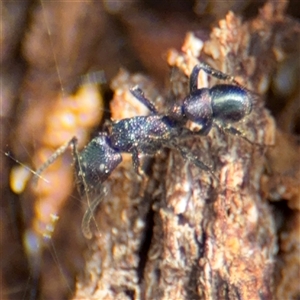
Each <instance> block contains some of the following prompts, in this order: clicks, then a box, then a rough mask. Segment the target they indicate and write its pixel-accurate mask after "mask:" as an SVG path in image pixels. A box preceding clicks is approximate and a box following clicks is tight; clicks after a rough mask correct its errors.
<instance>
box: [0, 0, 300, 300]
mask: <svg viewBox="0 0 300 300" xmlns="http://www.w3.org/2000/svg"><path fill="white" fill-rule="evenodd" d="M146 2H147V1H132V2H130V3H128V2H126V5H124V4H123V2H122V1H114V2H113V4H112V2H110V1H104V2H103V3H102V2H101V3H100V2H99V1H98V2H96V1H95V2H93V1H91V2H80V3H79V2H78V3H72V5H70V3H66V2H65V3H59V2H55V3H54V2H53V3H51V2H47V1H42V2H40V3H32V4H30V3H28V5H27V6H25V4H24V6H23V7H22V9H21V6H18V5H14V4H8V3H4V4H1V14H2V15H1V22H2V24H3V27H2V28H3V32H2V37H1V38H2V41H3V43H1V50H2V51H1V80H2V81H1V82H2V85H1V132H0V134H1V150H2V151H3V152H6V153H7V152H8V151H10V150H12V151H13V153H12V155H13V157H15V158H17V159H18V160H19V161H21V162H23V163H26V164H29V165H31V166H32V167H33V168H37V167H39V165H40V164H41V163H42V162H43V161H44V160H46V158H47V157H48V156H49V155H51V153H52V151H53V150H54V149H55V148H57V147H59V146H60V145H61V144H62V143H64V142H66V141H67V140H69V139H70V138H71V137H72V136H74V135H76V136H78V138H79V141H80V147H82V146H83V145H84V144H86V143H87V142H88V140H89V135H90V133H91V131H92V129H93V128H95V127H96V126H97V125H98V124H99V123H100V122H101V116H102V111H103V110H104V108H109V110H110V113H111V114H110V115H109V116H106V117H110V118H111V119H112V120H119V119H123V118H129V117H134V116H136V115H146V114H147V113H148V112H147V110H146V109H145V107H144V106H143V105H141V104H140V103H139V102H138V101H137V100H136V99H134V98H133V97H132V95H131V94H130V93H129V88H130V87H132V86H135V85H139V87H140V88H141V89H142V90H143V91H144V92H145V94H146V96H147V98H148V99H151V100H152V101H154V102H155V104H156V107H157V108H158V109H159V110H160V111H161V112H166V111H167V107H168V104H169V103H170V102H173V101H178V102H179V103H180V101H182V100H183V99H184V97H185V96H186V95H187V94H188V76H189V75H190V73H191V70H192V68H193V67H194V65H195V64H196V63H197V62H199V61H205V62H207V63H209V64H210V65H212V66H213V67H214V68H216V69H218V70H221V71H223V72H225V73H228V74H231V75H234V76H235V78H236V80H237V81H238V82H239V83H240V84H241V85H243V86H245V87H246V88H247V89H248V90H249V91H251V92H252V95H253V111H252V113H251V114H250V115H249V117H247V118H245V120H244V121H243V122H240V123H238V124H235V127H237V128H238V129H239V130H241V131H242V132H243V134H244V135H245V136H246V137H247V138H248V139H249V140H251V141H253V144H250V143H248V142H247V141H245V140H244V139H243V138H241V137H238V136H233V135H229V134H227V133H224V132H222V131H220V130H219V129H217V128H213V129H212V130H211V132H210V133H209V135H208V136H206V137H200V138H194V139H191V140H187V141H183V144H185V145H186V146H187V147H188V148H189V149H190V150H191V152H192V153H194V154H195V155H197V156H198V157H199V158H201V160H203V162H205V163H206V164H208V165H211V166H212V168H213V170H214V174H215V177H216V178H217V179H216V178H214V177H212V176H211V175H210V174H209V173H208V172H204V171H202V170H200V169H199V168H197V167H195V166H193V165H192V164H191V163H189V162H187V161H184V160H183V159H182V157H181V156H180V154H179V153H177V152H176V151H173V150H168V149H162V151H160V153H158V154H157V155H156V156H155V157H154V158H145V159H144V160H143V163H144V165H143V167H144V170H145V175H144V176H139V175H137V174H136V173H135V172H134V169H133V167H132V160H131V157H130V155H124V157H123V162H122V164H121V165H120V166H119V167H118V169H116V170H115V171H114V172H113V173H112V175H111V176H110V178H109V179H108V180H107V181H106V182H105V187H106V188H107V191H108V195H107V197H106V198H105V199H104V201H103V202H102V203H101V204H100V205H99V208H98V210H97V213H96V214H95V217H94V219H93V220H92V224H91V225H92V231H93V233H94V236H93V238H92V239H91V240H85V239H84V238H83V236H82V233H81V230H80V223H81V218H82V214H83V211H84V209H85V208H86V203H83V205H82V203H80V202H82V201H81V200H82V199H80V197H79V196H78V194H76V192H75V193H72V182H73V178H72V173H71V169H70V165H71V161H72V160H71V156H70V154H67V153H66V156H64V157H63V158H62V159H60V160H58V162H57V163H56V165H52V166H50V167H49V169H47V173H46V172H45V173H43V174H42V176H43V178H45V179H47V182H46V181H44V180H39V186H38V187H35V186H32V185H31V184H28V186H27V188H26V189H25V191H24V192H23V188H19V184H21V186H22V185H25V183H24V182H25V179H24V180H22V179H21V177H20V176H21V175H20V174H21V171H20V166H19V165H18V164H16V166H13V168H12V163H11V162H12V161H10V160H6V159H5V156H4V154H3V157H2V158H1V182H0V184H1V185H0V186H1V211H2V212H3V213H2V216H3V218H2V217H1V220H0V222H1V224H0V225H1V233H2V234H1V237H0V240H1V256H2V258H1V260H3V262H5V263H4V264H2V265H1V270H0V271H1V273H0V278H1V279H2V280H1V281H0V282H1V287H0V288H1V290H2V294H1V297H0V298H1V299H27V298H28V299H38V298H41V299H65V298H68V299H70V298H72V299H122V300H123V299H297V297H300V288H299V284H298V279H299V277H300V260H299V257H300V253H299V252H300V251H299V249H300V213H299V209H300V187H299V182H300V148H299V133H300V125H299V124H300V122H299V119H300V118H299V116H300V113H299V108H300V96H299V95H300V89H299V84H298V83H299V78H298V77H297V72H298V74H299V58H298V56H299V40H300V39H299V35H300V26H299V23H297V22H296V21H295V20H294V19H293V18H291V17H289V16H288V15H287V14H286V12H285V11H286V9H287V7H288V2H285V1H281V2H278V1H268V2H266V3H265V4H263V5H261V6H260V8H258V5H259V4H258V3H253V2H250V1H249V2H246V1H245V3H244V4H243V6H241V5H238V6H237V5H235V4H232V6H230V7H228V5H229V4H226V2H225V1H223V2H218V5H217V6H216V5H215V3H214V1H208V2H207V5H206V6H205V7H204V6H203V3H202V2H201V1H195V2H194V3H192V4H188V3H189V2H186V3H187V4H180V5H179V4H172V5H174V6H172V7H171V6H170V3H169V2H168V1H166V2H168V3H166V2H165V1H162V2H161V4H160V6H156V5H155V4H152V6H151V5H150V4H147V3H146ZM24 3H25V2H24ZM124 3H125V2H124ZM238 3H240V2H238ZM291 7H293V2H292V3H291V4H290V6H289V8H288V9H289V10H291ZM230 9H233V10H234V11H235V12H234V13H233V12H228V10H230ZM253 9H254V11H255V13H253V12H252V11H253ZM165 11H168V13H166V12H165ZM292 13H293V12H292ZM16 15H18V16H19V17H18V18H17V19H15V16H16ZM154 19H155V20H156V21H155V22H153V20H154ZM16 20H17V21H16ZM24 24H27V27H25V29H23V28H24ZM210 28H213V29H210ZM184 35H185V40H184ZM183 40H184V43H183V45H182V46H181V44H182V41H183ZM171 47H172V48H173V49H172V50H170V48H171ZM180 47H181V48H180ZM162 53H163V55H162ZM24 61H25V62H26V65H25V64H24ZM120 66H122V67H126V68H127V69H130V70H131V72H129V71H125V70H121V71H119V73H118V75H115V74H117V72H118V69H119V68H120ZM141 68H143V69H144V71H147V72H148V74H151V75H152V79H149V78H146V77H145V76H142V75H132V74H133V72H132V71H135V70H140V69H141ZM100 69H103V70H104V71H105V73H106V76H107V83H109V86H110V90H109V87H108V84H106V85H104V86H103V87H102V91H104V94H103V93H101V92H100V91H99V90H98V89H97V82H96V83H95V82H94V81H93V80H91V79H89V80H88V81H85V84H83V86H81V87H78V82H79V81H80V80H79V77H78V76H81V75H83V74H86V73H87V72H90V71H98V70H100ZM168 70H170V72H169V74H168ZM98 76H99V74H98ZM98 76H96V81H97V80H98V82H99V81H100V82H101V81H102V78H99V77H98ZM286 78H287V79H288V80H286ZM297 80H298V82H297ZM217 82H219V81H217V80H216V79H215V78H211V77H207V75H206V74H202V72H201V73H200V75H199V80H198V85H199V87H207V86H208V87H210V86H213V85H214V84H216V83H217ZM164 83H166V84H164ZM111 90H112V91H113V96H112V98H113V99H112V101H110V100H111V99H110V98H111V95H112V93H111V92H110V91H111ZM103 100H104V101H103ZM108 101H110V102H108ZM266 104H267V106H268V107H269V108H270V109H271V112H270V111H269V110H268V109H267V108H266ZM97 130H98V129H97ZM100 130H101V128H100ZM8 174H10V178H9V177H8V176H9V175H8ZM22 174H23V173H22ZM9 183H10V186H11V187H12V189H13V190H14V192H18V193H20V195H18V196H17V195H14V194H12V192H11V191H10V189H9V187H8V184H9ZM82 208H83V209H82ZM57 215H58V216H59V217H60V219H59V221H58V222H56V224H54V222H52V220H53V219H54V217H53V216H57ZM49 225H50V227H49ZM55 225H56V226H55ZM54 226H55V228H52V227H54ZM53 229H54V232H53V235H52V237H51V239H50V240H49V239H48V240H47V241H44V239H43V234H45V232H46V234H48V235H50V234H51V232H52V230H53ZM33 237H34V240H35V242H34V240H33V239H32V238H33ZM37 246H38V247H37ZM12 249H14V253H12ZM12 273H13V274H14V276H11V274H12Z"/></svg>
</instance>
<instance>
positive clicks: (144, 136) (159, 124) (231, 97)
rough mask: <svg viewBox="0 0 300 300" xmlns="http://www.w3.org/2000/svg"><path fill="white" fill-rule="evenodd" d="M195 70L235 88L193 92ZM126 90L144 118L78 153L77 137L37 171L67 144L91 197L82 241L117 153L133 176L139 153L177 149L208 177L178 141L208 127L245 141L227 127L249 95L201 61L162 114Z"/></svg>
mask: <svg viewBox="0 0 300 300" xmlns="http://www.w3.org/2000/svg"><path fill="white" fill-rule="evenodd" d="M200 70H203V71H204V72H206V73H207V74H209V75H211V76H214V77H216V78H218V79H221V80H227V81H230V82H231V83H234V84H235V85H233V84H219V85H215V86H213V87H212V88H201V89H198V87H197V81H198V74H199V72H200ZM130 91H131V93H132V94H133V96H134V97H135V98H137V99H138V100H139V101H140V102H141V103H143V104H144V105H145V106H146V107H147V108H148V109H149V110H150V112H151V114H150V115H148V116H136V117H132V118H127V119H122V120H120V121H118V122H115V123H112V124H111V125H110V127H109V130H108V133H106V132H100V133H99V134H98V136H97V137H95V138H93V139H92V140H91V141H90V142H89V144H88V145H86V146H85V148H84V149H83V150H82V151H81V152H80V153H79V152H78V150H77V138H76V137H73V138H72V139H71V140H70V141H69V142H67V143H66V144H64V145H63V146H61V147H60V148H59V149H58V150H57V151H56V152H55V153H53V155H52V156H51V157H50V158H49V159H48V160H47V161H46V162H45V163H44V164H43V166H41V168H40V169H39V170H37V174H40V173H41V172H43V170H45V169H46V168H47V167H48V166H49V165H50V164H51V163H52V162H53V161H54V160H55V159H56V158H57V157H58V156H59V155H61V154H62V153H64V152H65V151H66V149H67V148H68V147H69V146H70V145H71V146H72V149H73V156H74V164H75V172H76V177H77V183H78V189H79V192H80V194H81V195H84V194H86V195H89V194H90V193H93V195H95V199H94V200H93V201H92V203H91V205H90V207H89V208H88V209H87V211H86V213H85V215H84V217H83V221H82V231H83V234H84V236H85V237H87V238H91V237H92V233H91V231H90V228H89V223H90V220H91V218H92V216H93V211H94V209H95V207H96V206H97V205H98V203H99V202H100V201H101V200H102V199H103V197H104V195H105V193H106V192H105V188H104V187H103V186H102V183H103V182H104V181H105V180H106V179H107V178H108V177H109V176H110V174H111V173H112V172H113V170H114V169H115V168H116V167H117V166H118V165H119V164H120V163H121V161H122V156H121V153H124V152H126V153H131V154H132V161H133V167H134V169H135V171H136V172H139V167H140V156H141V155H143V154H150V155H153V154H155V153H156V152H157V151H159V150H160V149H162V148H164V147H167V148H172V149H176V150H178V151H179V152H180V154H181V155H182V157H183V158H184V159H186V160H188V161H190V162H191V163H193V164H194V165H196V166H197V167H199V168H201V169H202V170H204V171H208V172H210V173H211V174H213V173H212V171H211V168H210V167H209V166H207V165H206V164H205V163H203V162H202V161H201V160H199V159H198V157H197V156H195V155H194V154H192V153H191V152H190V150H189V149H188V148H186V147H184V146H182V145H181V144H180V142H181V140H183V139H186V138H189V137H193V136H196V135H207V134H208V133H209V131H210V130H211V128H212V126H213V125H215V126H217V127H219V128H221V129H222V130H224V131H226V132H229V133H231V134H235V135H240V136H241V137H242V138H244V139H246V140H247V138H246V137H244V136H243V133H241V132H240V131H238V130H237V129H235V128H233V127H231V126H230V125H229V123H232V122H237V121H240V120H242V119H243V118H244V117H245V116H246V115H248V114H249V113H250V112H251V109H252V99H251V97H250V94H249V92H248V91H247V90H246V89H244V88H243V87H242V86H240V85H239V84H238V83H237V82H236V81H235V80H234V77H232V76H229V75H226V74H224V73H222V72H220V71H218V70H215V69H213V68H212V67H210V66H209V65H207V64H205V63H199V64H197V65H196V66H195V67H194V69H193V71H192V73H191V76H190V80H189V94H188V96H187V97H186V98H185V99H184V101H183V103H182V104H180V105H179V104H176V103H175V104H173V105H171V107H170V109H169V112H168V113H167V114H162V113H159V111H158V110H157V109H156V107H155V106H154V104H153V103H152V102H151V101H149V100H148V99H147V98H146V97H145V96H144V94H143V92H142V90H141V89H139V88H138V87H134V88H132V89H130ZM188 121H191V122H193V123H195V124H196V125H198V126H200V129H198V130H196V131H193V130H190V129H188V128H187V127H186V124H187V122H188ZM247 141H248V140H247Z"/></svg>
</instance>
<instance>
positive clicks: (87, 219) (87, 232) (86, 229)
mask: <svg viewBox="0 0 300 300" xmlns="http://www.w3.org/2000/svg"><path fill="white" fill-rule="evenodd" d="M106 194H107V191H106V188H102V189H101V190H100V191H99V194H98V195H97V196H96V198H95V199H94V200H93V201H92V202H91V203H90V205H89V207H88V208H87V210H86V211H85V213H84V215H83V218H82V222H81V231H82V233H83V235H84V237H85V238H87V239H91V238H92V232H91V228H90V223H91V219H92V218H93V216H94V211H95V209H96V207H97V206H98V205H99V203H100V202H101V201H102V200H103V198H104V197H105V196H106Z"/></svg>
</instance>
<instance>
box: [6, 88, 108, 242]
mask: <svg viewBox="0 0 300 300" xmlns="http://www.w3.org/2000/svg"><path fill="white" fill-rule="evenodd" d="M51 103H52V106H51V110H49V112H48V113H47V115H46V117H45V122H44V125H43V127H44V130H43V134H42V135H41V136H42V140H41V141H40V143H39V147H38V148H36V149H35V153H34V155H33V157H32V161H33V162H34V164H35V166H37V167H40V166H41V165H42V164H43V163H44V162H45V161H46V160H47V159H48V158H49V157H50V155H51V154H52V153H53V152H54V151H55V148H58V147H59V146H61V145H62V144H63V143H65V142H67V141H68V140H70V139H71V138H72V137H73V136H76V137H78V140H79V147H83V145H85V144H86V143H88V141H89V140H88V137H89V133H90V131H91V130H92V129H93V128H94V126H96V125H97V124H98V123H99V121H100V119H101V117H102V115H103V102H102V97H101V94H100V91H99V87H98V85H97V84H95V83H91V82H85V83H83V84H82V85H81V86H80V87H79V89H78V91H77V92H76V93H75V94H74V95H68V96H62V95H58V96H57V97H56V98H55V99H53V100H52V101H51ZM71 165H72V158H71V154H70V153H68V154H67V153H66V155H63V156H62V157H58V158H57V160H55V161H54V162H53V163H52V164H50V165H49V167H48V168H47V169H46V170H45V172H43V173H42V174H41V178H35V181H36V182H37V184H32V192H33V193H34V195H35V197H36V201H35V203H34V217H33V220H32V225H31V226H32V228H31V230H32V232H33V233H35V234H36V235H37V236H39V237H40V238H41V237H42V236H43V234H48V233H47V232H45V231H46V228H47V226H48V225H49V224H51V222H52V221H51V216H52V215H58V214H59V212H60V211H61V208H62V206H63V205H64V203H65V201H66V200H67V199H68V197H69V195H70V194H71V192H72V189H73V187H74V184H73V176H72V173H73V172H72V166H71ZM18 174H19V173H18ZM18 174H15V173H12V174H11V185H13V186H16V185H18V186H19V188H20V178H19V177H20V176H19V175H20V174H19V175H18ZM33 176H35V175H33ZM23 181H24V180H23Z"/></svg>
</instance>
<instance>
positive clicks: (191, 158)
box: [172, 143, 219, 181]
mask: <svg viewBox="0 0 300 300" xmlns="http://www.w3.org/2000/svg"><path fill="white" fill-rule="evenodd" d="M172 146H173V148H175V149H176V150H178V151H179V152H180V154H181V156H182V157H183V158H184V159H186V160H188V161H190V162H192V163H193V164H194V165H195V166H197V167H198V168H200V169H201V170H203V171H206V172H209V173H210V174H211V175H212V176H213V178H215V179H216V180H217V181H219V179H218V178H217V177H216V175H215V174H214V172H213V171H212V169H211V167H210V166H208V165H206V164H205V163H203V162H202V161H201V160H199V159H198V157H197V156H195V155H194V154H192V153H191V151H190V150H189V149H187V148H185V147H183V146H180V145H178V144H176V143H172Z"/></svg>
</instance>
